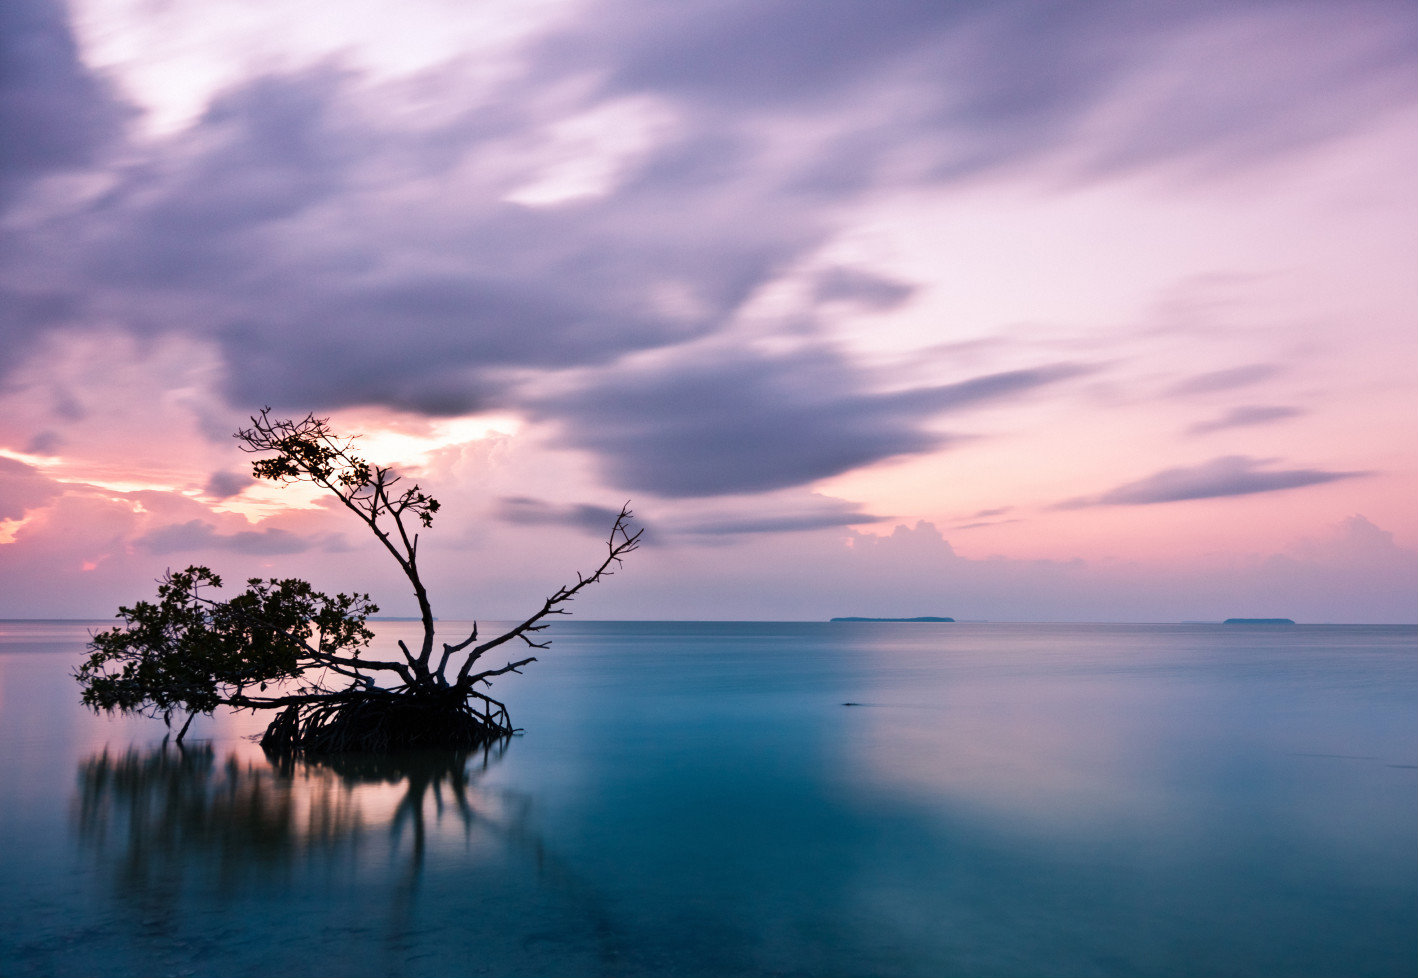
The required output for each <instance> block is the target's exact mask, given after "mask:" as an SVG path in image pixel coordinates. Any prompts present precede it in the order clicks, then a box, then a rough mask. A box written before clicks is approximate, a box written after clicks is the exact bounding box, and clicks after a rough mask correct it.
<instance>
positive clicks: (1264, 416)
mask: <svg viewBox="0 0 1418 978" xmlns="http://www.w3.org/2000/svg"><path fill="white" fill-rule="evenodd" d="M1304 413H1305V412H1304V411H1303V410H1301V409H1300V408H1297V407H1285V406H1282V405H1272V406H1265V405H1259V404H1253V405H1245V406H1242V407H1237V408H1232V409H1231V410H1229V411H1227V412H1226V413H1225V414H1223V415H1221V417H1219V418H1213V419H1212V420H1210V421H1202V422H1198V423H1197V424H1194V425H1192V426H1191V427H1190V428H1188V429H1187V432H1188V433H1189V434H1193V435H1205V434H1209V433H1210V432H1213V431H1224V430H1225V429H1227V428H1247V427H1251V426H1252V425H1259V424H1270V423H1271V422H1273V421H1284V420H1286V419H1287V418H1295V417H1299V416H1300V415H1302V414H1304Z"/></svg>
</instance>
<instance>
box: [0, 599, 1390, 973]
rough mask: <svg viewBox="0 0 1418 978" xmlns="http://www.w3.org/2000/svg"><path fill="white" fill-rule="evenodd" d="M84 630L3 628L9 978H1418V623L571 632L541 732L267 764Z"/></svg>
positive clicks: (511, 681)
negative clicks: (122, 696) (115, 706)
mask: <svg viewBox="0 0 1418 978" xmlns="http://www.w3.org/2000/svg"><path fill="white" fill-rule="evenodd" d="M87 627H88V626H85V625H83V624H76V623H34V622H30V623H15V622H8V623H0V736H3V743H4V745H5V750H4V752H2V753H0V784H3V785H4V788H3V792H0V919H3V920H5V921H6V926H5V927H4V928H0V973H3V974H6V975H32V974H34V975H38V974H53V975H70V974H95V975H121V974H138V973H145V974H146V973H157V974H253V975H263V974H296V975H305V974H332V973H340V974H351V975H383V974H408V975H423V974H429V975H433V974H438V975H447V974H482V973H487V974H499V975H500V974H530V975H542V974H546V975H550V974H562V973H575V974H699V975H703V974H725V975H730V974H753V975H757V974H802V975H814V974H861V975H926V974H935V975H1025V974H1031V975H1135V974H1150V975H1240V974H1247V975H1321V974H1335V973H1343V974H1347V975H1399V974H1412V973H1414V972H1415V971H1418V630H1415V629H1413V628H1408V627H1369V626H1295V627H1264V626H1257V627H1245V628H1238V627H1234V626H1233V627H1223V626H1208V625H1174V626H1166V625H1162V626H1134V625H1003V624H963V623H957V624H917V623H902V624H894V623H839V624H826V623H823V624H801V623H799V624H788V623H782V624H776V623H699V624H696V623H649V622H646V623H585V622H583V623H575V622H572V623H567V624H558V626H557V631H556V642H555V644H554V645H553V647H552V649H551V650H550V651H548V652H546V653H541V654H540V655H541V658H542V661H540V662H538V663H536V664H534V665H533V666H531V667H529V669H528V674H527V675H526V676H524V677H509V678H508V679H507V680H506V681H501V682H499V683H498V685H497V687H496V688H495V689H494V691H493V692H494V694H495V695H497V694H500V698H504V699H506V700H507V702H508V704H509V706H510V707H511V709H512V715H513V719H514V721H515V722H516V723H517V724H518V725H519V726H522V727H524V728H525V731H526V732H525V733H524V734H523V735H521V736H519V737H516V738H513V739H512V740H510V741H508V742H506V743H503V744H498V745H492V746H491V747H490V748H489V749H488V750H486V751H476V752H471V753H467V754H461V755H459V754H432V755H428V754H424V755H412V756H396V757H385V758H332V759H324V760H311V761H298V762H293V763H286V764H273V763H271V762H270V761H268V760H267V759H266V758H265V757H264V756H263V755H262V754H261V752H260V750H259V748H257V747H256V746H255V745H254V744H253V743H252V742H251V740H250V739H249V737H250V735H251V734H253V733H256V732H258V731H259V730H260V728H261V726H262V725H263V721H262V720H260V719H253V718H251V717H249V716H236V717H233V716H230V715H228V716H218V717H217V718H213V719H207V718H199V719H198V720H197V722H196V723H195V724H194V725H193V728H192V731H191V732H190V733H189V735H188V740H189V741H191V742H192V743H191V744H190V746H189V748H188V749H187V750H185V751H177V750H175V749H173V748H172V747H170V746H169V747H164V746H163V745H162V743H161V741H162V735H163V733H164V730H163V726H162V723H161V721H151V720H129V719H109V718H103V717H94V716H92V715H91V714H88V713H86V712H85V711H84V710H83V709H82V707H80V706H79V704H78V690H77V686H76V685H75V684H74V682H73V680H72V678H71V677H70V676H69V671H70V670H71V669H72V668H73V666H74V665H75V664H76V662H77V660H78V659H79V657H80V656H81V655H82V653H83V644H84V641H85V640H86V637H87ZM413 627H416V626H410V625H405V624H401V623H383V624H381V625H380V629H379V630H380V640H379V641H381V642H385V643H388V644H392V642H393V640H394V639H395V638H397V637H399V636H400V635H402V634H403V630H407V629H410V628H413ZM445 627H449V628H451V629H453V630H456V629H457V625H456V624H453V623H448V624H447V625H446V626H445ZM845 703H852V704H854V705H851V706H846V705H844V704H845Z"/></svg>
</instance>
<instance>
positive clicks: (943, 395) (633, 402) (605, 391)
mask: <svg viewBox="0 0 1418 978" xmlns="http://www.w3.org/2000/svg"><path fill="white" fill-rule="evenodd" d="M1083 369H1084V368H1082V367H1080V366H1077V365H1071V364H1061V365H1053V366H1048V367H1041V368H1037V369H1033V370H1015V371H1008V372H1005V373H998V374H990V375H986V376H982V377H975V378H972V379H970V380H967V381H962V382H960V383H955V384H943V385H939V386H934V387H917V388H911V389H907V390H904V391H891V392H885V393H876V392H873V391H871V390H869V389H867V387H866V381H867V378H866V377H865V376H864V375H863V374H862V373H861V372H860V371H858V370H855V369H853V368H852V367H851V366H850V365H848V364H847V363H845V362H844V361H843V360H842V359H840V358H839V357H837V356H836V355H834V354H831V353H828V352H825V351H810V352H806V353H798V354H794V355H790V356H781V357H755V356H751V355H747V354H739V353H735V354H726V355H723V356H720V357H718V358H715V359H705V360H694V361H691V362H685V363H680V364H677V365H674V366H664V367H660V368H658V369H655V370H645V371H639V372H628V371H627V372H624V373H621V374H617V375H616V376H614V377H611V378H607V379H606V380H604V381H603V382H602V383H600V384H598V385H596V386H593V387H589V388H586V389H583V390H581V391H579V392H576V393H573V394H569V395H565V396H562V397H559V398H555V399H551V400H548V401H545V402H541V403H540V404H539V408H540V410H541V411H543V412H544V413H545V414H546V415H547V416H549V417H555V418H560V419H561V421H562V426H563V428H564V432H565V441H566V443H567V444H570V445H573V446H575V447H577V448H582V449H589V450H590V451H592V452H594V453H596V454H597V455H598V456H599V457H600V458H601V459H602V461H603V464H604V465H605V468H606V473H605V477H606V479H607V480H608V481H610V482H611V483H613V484H615V485H622V486H625V487H627V488H631V489H636V490H644V491H649V492H653V493H656V494H659V495H662V496H714V495H728V494H734V493H745V492H762V491H765V490H770V489H781V488H785V487H788V486H797V485H802V484H804V483H807V482H811V481H813V480H815V479H823V478H827V477H828V476H833V475H838V474H840V473H842V472H846V471H848V470H850V469H854V468H857V467H859V466H862V465H868V464H870V463H872V462H877V461H880V460H882V459H887V458H892V457H894V456H899V455H912V454H918V453H922V452H926V451H930V450H932V449H935V448H938V447H940V446H942V445H944V444H946V442H947V441H949V437H948V436H946V435H942V434H939V433H936V432H933V431H930V430H928V429H927V428H926V427H925V422H926V421H928V420H929V419H931V418H933V417H935V416H937V415H939V414H942V413H944V412H947V411H950V410H955V409H961V408H965V407H970V406H974V405H977V404H983V403H988V402H991V401H995V400H999V399H1004V398H1008V397H1013V396H1018V395H1022V394H1026V393H1028V392H1030V391H1033V390H1035V389H1036V388H1039V387H1043V386H1045V385H1048V384H1052V383H1055V382H1057V381H1060V380H1063V379H1066V378H1068V377H1072V376H1076V375H1078V374H1079V373H1080V372H1082V370H1083Z"/></svg>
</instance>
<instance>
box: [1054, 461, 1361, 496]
mask: <svg viewBox="0 0 1418 978" xmlns="http://www.w3.org/2000/svg"><path fill="white" fill-rule="evenodd" d="M1275 461H1276V460H1275V459H1257V458H1251V457H1250V456H1247V455H1225V456H1222V457H1220V458H1214V459H1212V460H1211V461H1210V462H1204V463H1202V464H1201V465H1195V466H1190V467H1182V468H1175V469H1164V470H1162V471H1161V472H1156V473H1154V474H1152V475H1150V476H1148V477H1147V478H1145V479H1139V480H1138V481H1136V482H1129V483H1126V484H1125V485H1121V486H1118V487H1117V488H1116V489H1111V490H1109V491H1108V492H1105V493H1103V494H1102V495H1099V496H1089V497H1082V498H1078V499H1071V500H1068V501H1067V502H1064V503H1060V504H1059V506H1058V508H1060V509H1078V508H1081V507H1084V506H1146V505H1150V504H1152V503H1173V502H1182V501H1184V500H1188V499H1215V498H1219V497H1223V496H1249V495H1254V494H1255V493H1261V492H1278V491H1280V490H1282V489H1298V488H1300V487H1302V486H1314V485H1320V484H1322V483H1325V482H1334V481H1336V480H1338V479H1350V478H1353V477H1355V476H1360V475H1366V474H1367V473H1364V472H1326V471H1324V470H1322V469H1271V468H1268V466H1270V465H1273V464H1274V463H1275Z"/></svg>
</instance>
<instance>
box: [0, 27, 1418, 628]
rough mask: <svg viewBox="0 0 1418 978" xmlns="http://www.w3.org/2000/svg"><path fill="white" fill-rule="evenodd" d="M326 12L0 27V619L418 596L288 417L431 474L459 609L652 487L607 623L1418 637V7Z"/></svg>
mask: <svg viewBox="0 0 1418 978" xmlns="http://www.w3.org/2000/svg"><path fill="white" fill-rule="evenodd" d="M330 14H331V10H330V8H329V7H328V5H318V4H316V5H311V4H304V5H302V4H288V3H279V2H278V3H270V4H253V3H248V2H244V0H220V2H212V3H205V4H202V5H200V12H198V10H197V8H192V7H190V6H186V5H153V4H148V3H140V2H123V3H111V2H102V3H101V2H90V0H74V2H72V3H70V4H68V5H66V4H64V3H62V2H60V0H22V2H21V3H19V4H17V5H12V6H7V8H6V9H5V11H4V12H3V13H0V26H3V27H4V29H5V32H6V36H7V37H17V38H20V39H21V42H22V43H21V44H20V46H19V47H17V48H16V50H17V51H30V50H43V51H44V52H46V53H45V54H44V55H43V56H42V57H36V58H33V59H30V60H26V58H25V57H20V56H19V55H16V59H15V60H14V64H15V69H14V70H13V71H10V72H8V73H7V74H6V76H5V79H4V80H3V81H0V86H4V90H0V96H3V98H0V123H3V126H4V131H5V133H6V137H5V140H4V142H5V143H7V144H8V145H10V146H22V147H25V148H24V149H23V151H20V150H0V243H3V247H0V310H2V311H0V331H3V336H4V343H5V354H4V357H3V359H2V360H0V617H15V618H43V617H83V616H107V615H109V614H111V612H112V609H113V607H114V606H115V605H116V604H117V603H118V602H126V601H131V600H133V599H135V598H136V597H138V596H140V595H142V594H145V593H146V592H148V591H149V590H150V582H151V581H152V579H153V578H155V577H158V576H159V575H161V573H162V572H163V570H164V569H165V568H167V567H174V566H182V565H185V564H188V563H207V564H210V565H211V566H212V567H213V568H214V569H216V570H218V571H219V572H221V573H224V574H226V575H228V576H229V577H231V578H232V579H240V578H242V577H244V576H247V575H249V574H258V573H259V574H267V573H280V574H282V575H284V574H286V573H290V574H303V575H308V576H310V577H311V578H312V580H316V581H318V582H321V583H322V584H323V586H326V587H328V588H329V589H331V590H335V589H340V588H345V589H359V590H361V591H364V590H369V591H371V592H376V591H378V590H379V589H381V588H386V587H387V588H389V589H390V590H389V591H388V592H387V593H377V594H376V598H377V599H378V600H379V602H380V604H381V605H382V606H383V607H384V608H385V610H386V612H387V613H389V614H406V613H408V608H407V607H405V605H406V604H408V603H409V598H408V596H407V595H406V594H404V593H403V592H402V589H401V587H400V585H399V582H398V581H396V580H393V579H391V578H387V577H385V576H384V574H385V572H384V571H383V569H382V568H376V567H374V566H372V565H373V564H374V563H375V558H372V557H371V556H370V553H371V548H372V547H374V546H375V543H374V541H372V540H366V539H361V538H359V536H358V534H357V533H356V532H354V531H355V530H356V529H358V528H357V527H351V526H350V525H348V522H347V520H345V519H343V518H342V515H343V514H341V513H339V512H336V511H335V509H334V508H332V506H331V505H330V503H329V501H328V500H326V499H322V498H321V497H320V496H319V494H318V493H315V492H313V491H310V490H308V489H305V488H295V487H288V488H284V489H282V488H280V487H276V486H272V485H269V484H258V483H256V482H255V481H254V480H252V479H251V478H250V475H249V473H250V459H249V458H248V457H247V456H244V455H243V454H242V453H241V452H240V451H239V450H238V447H237V444H236V442H235V441H234V440H233V439H232V437H231V435H232V433H233V432H234V431H235V430H236V429H237V428H238V427H240V426H241V425H242V424H243V423H245V420H246V418H247V417H248V416H249V415H250V414H251V413H252V412H254V411H258V410H260V409H261V408H262V407H263V406H267V405H269V406H271V407H272V408H273V409H274V410H275V412H276V413H277V414H290V415H293V416H304V415H305V414H306V413H308V412H313V413H315V414H316V415H317V416H321V417H325V416H329V417H330V418H331V423H332V425H333V426H334V427H335V429H336V430H337V431H340V432H343V433H347V434H350V435H359V436H360V438H359V441H358V442H357V446H358V447H357V451H358V452H359V453H361V454H362V455H364V456H366V457H367V458H369V460H370V461H372V462H375V463H378V464H387V465H393V466H395V467H396V468H398V469H399V471H400V472H402V473H404V474H405V475H406V477H407V478H409V479H410V480H414V481H417V482H418V483H419V484H420V485H421V486H423V487H425V488H426V489H427V490H428V491H430V492H432V493H433V494H434V495H436V496H437V497H438V498H439V499H440V500H441V501H442V502H443V505H444V508H443V510H442V511H441V512H440V515H439V519H438V521H437V523H436V524H435V525H434V527H433V528H432V529H431V530H429V531H427V533H426V541H425V543H424V544H423V546H424V547H425V549H424V551H423V555H426V556H424V559H426V560H427V562H428V568H429V572H428V573H429V576H430V578H432V579H435V580H434V584H433V586H434V587H436V588H437V589H438V590H439V591H440V592H442V593H444V594H446V595H447V596H448V597H447V598H446V599H445V600H446V602H447V606H446V607H444V608H443V609H441V613H446V614H448V615H449V616H450V617H469V618H471V617H475V616H477V617H505V616H510V615H514V614H517V613H518V612H519V611H520V610H522V609H521V607H520V604H519V602H521V603H525V601H526V600H529V599H535V598H539V596H540V590H541V589H543V588H545V587H547V586H550V585H554V584H556V583H560V581H559V579H558V575H564V574H566V573H567V571H568V568H569V567H574V566H576V565H578V564H583V563H589V562H590V561H591V560H592V559H593V558H594V557H595V556H596V554H598V553H599V548H600V546H601V544H600V543H598V541H597V537H598V536H603V535H604V531H605V529H608V527H609V523H608V522H606V520H605V519H604V516H605V515H606V514H607V513H611V514H613V513H614V512H615V511H616V510H618V508H619V506H620V505H621V503H623V502H624V501H625V500H627V499H629V500H631V501H632V504H633V507H634V509H635V511H636V513H637V514H638V516H639V517H640V519H641V520H642V522H643V524H644V525H645V526H646V527H647V528H648V532H647V536H646V546H645V549H644V551H643V552H642V553H640V554H637V559H636V561H635V564H634V566H631V567H627V568H626V569H625V571H624V573H623V575H622V576H620V577H617V578H616V579H615V581H614V583H613V584H611V585H609V586H607V587H605V588H604V589H603V591H602V592H601V593H597V594H596V595H595V597H594V598H588V599H587V600H586V601H585V602H584V603H583V606H579V607H578V608H577V609H576V610H577V612H578V614H581V615H584V616H587V617H592V618H621V617H623V618H700V617H702V618H727V619H736V618H744V619H750V618H788V619H792V618H826V617H829V616H831V615H838V614H862V615H900V614H910V615H920V614H943V615H953V616H957V617H961V618H976V619H1070V620H1073V619H1090V620H1112V619H1121V620H1191V619H1213V618H1223V617H1227V616H1231V615H1279V616H1286V617H1293V618H1296V619H1301V620H1308V621H1357V622H1370V621H1373V622H1412V621H1415V620H1418V507H1415V506H1414V504H1413V503H1414V487H1415V485H1418V328H1415V326H1418V184H1415V182H1414V181H1413V179H1412V173H1413V172H1415V169H1418V98H1415V95H1418V72H1415V70H1414V69H1415V61H1418V55H1415V51H1418V43H1415V41H1418V17H1415V15H1414V8H1413V7H1412V6H1411V5H1394V4H1384V3H1374V4H1365V3H1353V4H1342V5H1340V4H1335V5H1303V4H1287V5H1270V4H1250V3H1240V4H1226V5H1219V6H1214V7H1213V6H1205V7H1202V6H1197V7H1191V6H1183V5H1177V6H1173V7H1168V8H1164V9H1157V8H1152V7H1138V6H1132V5H1126V4H1112V5H1109V4H1103V5H1091V4H1083V5H1077V6H1072V5H1071V6H1069V7H1066V8H1054V7H1051V6H1048V5H1022V6H1015V5H999V4H980V5H974V4H939V5H929V4H928V5H924V6H923V7H915V6H910V5H896V4H886V5H884V6H883V5H854V4H837V3H826V4H815V3H806V4H803V3H790V2H784V3H764V4H757V3H754V4H743V5H735V4H727V5H726V4H720V3H712V4H711V3H699V2H686V3H676V4H670V5H656V4H642V3H638V2H633V0H610V2H605V3H600V2H584V3H583V2H575V3H570V2H541V3H535V4H529V3H525V2H505V3H479V4H457V3H444V2H440V0H421V2H418V3H415V4H403V5H391V4H387V3H385V2H383V0H363V2H360V3H354V4H348V5H344V6H342V7H341V13H340V16H339V17H332V16H331V15H330ZM25 39H29V40H28V41H26V40H25ZM29 41H32V42H33V43H29ZM26 44H28V46H26ZM8 57H9V55H8V54H7V58H8ZM26 57H28V56H26ZM12 106H13V108H11V107H12ZM598 521H599V522H598ZM601 523H604V524H605V525H604V526H601V525H600V524H601ZM529 588H530V590H531V593H530V594H528V589H529Z"/></svg>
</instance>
